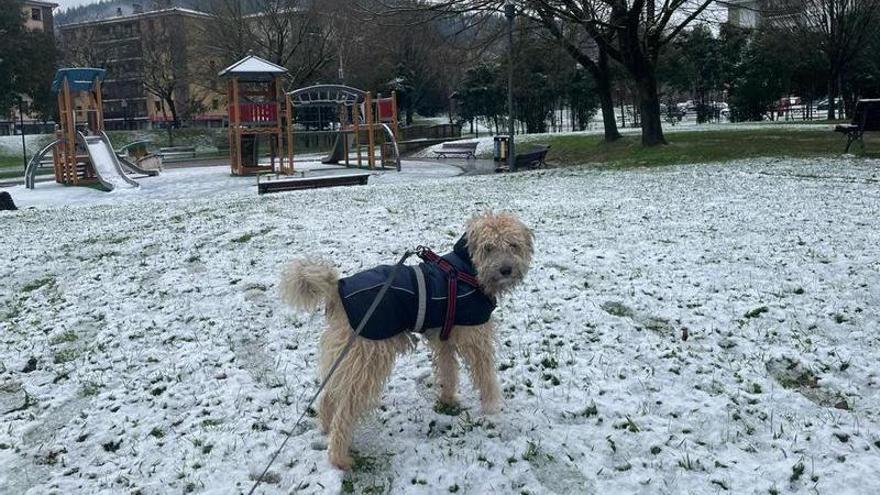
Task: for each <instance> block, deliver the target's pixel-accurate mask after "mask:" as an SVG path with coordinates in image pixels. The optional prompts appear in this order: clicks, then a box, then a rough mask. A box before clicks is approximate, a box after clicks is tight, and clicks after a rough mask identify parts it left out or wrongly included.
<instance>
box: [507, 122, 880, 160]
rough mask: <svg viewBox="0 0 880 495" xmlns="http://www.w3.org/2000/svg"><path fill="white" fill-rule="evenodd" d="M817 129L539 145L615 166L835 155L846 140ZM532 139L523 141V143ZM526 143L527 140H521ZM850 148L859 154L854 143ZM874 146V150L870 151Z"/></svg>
mask: <svg viewBox="0 0 880 495" xmlns="http://www.w3.org/2000/svg"><path fill="white" fill-rule="evenodd" d="M817 127H819V128H818V129H816V130H800V129H798V130H794V129H773V128H770V127H768V128H767V129H760V130H736V129H730V130H723V131H695V132H670V133H667V134H666V139H667V141H668V142H669V144H668V145H666V146H656V147H650V148H646V147H643V146H642V145H641V142H640V137H639V136H638V135H631V136H625V137H623V138H622V139H620V140H618V141H616V142H613V143H605V142H603V140H602V136H595V135H591V136H558V137H554V136H550V137H542V138H541V139H540V143H542V144H549V145H550V146H551V150H550V154H549V155H548V157H547V160H548V162H549V164H550V165H551V166H571V165H583V164H603V165H610V166H616V167H635V166H663V165H673V164H679V163H705V162H719V161H728V160H738V159H742V158H755V157H781V156H789V157H818V156H839V155H841V154H842V153H843V149H844V147H845V146H846V138H844V137H843V135H841V134H838V133H834V132H832V131H831V130H830V129H828V128H826V127H825V126H817ZM878 141H880V139H878V138H876V137H875V138H874V139H873V140H872V139H871V138H870V137H868V139H866V143H865V147H866V149H867V150H868V155H875V156H876V155H880V146H878V145H880V142H878ZM531 142H534V143H537V142H538V141H535V140H531V139H530V140H528V141H527V143H531ZM522 146H523V147H528V144H523V145H522ZM854 150H855V152H856V153H860V150H859V147H858V145H855V147H854ZM871 150H876V151H873V152H872V151H871Z"/></svg>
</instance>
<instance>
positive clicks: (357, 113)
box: [352, 101, 363, 168]
mask: <svg viewBox="0 0 880 495" xmlns="http://www.w3.org/2000/svg"><path fill="white" fill-rule="evenodd" d="M352 114H353V115H354V119H353V120H354V147H355V149H357V159H358V168H360V167H362V166H363V159H362V158H361V107H360V105H359V104H358V102H357V101H355V102H354V108H353V109H352Z"/></svg>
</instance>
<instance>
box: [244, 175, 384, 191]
mask: <svg viewBox="0 0 880 495" xmlns="http://www.w3.org/2000/svg"><path fill="white" fill-rule="evenodd" d="M370 175H371V174H369V173H354V174H340V175H314V176H310V177H306V176H302V177H273V176H270V175H265V176H259V175H258V176H257V194H267V193H275V192H284V191H299V190H302V189H318V188H321V187H336V186H365V185H367V181H368V180H369V178H370Z"/></svg>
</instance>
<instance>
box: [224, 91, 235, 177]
mask: <svg viewBox="0 0 880 495" xmlns="http://www.w3.org/2000/svg"><path fill="white" fill-rule="evenodd" d="M233 98H234V97H233V92H232V81H227V82H226V118H227V120H228V121H229V122H228V123H227V124H226V137H227V141H228V142H229V163H230V164H231V167H232V170H233V171H235V136H234V131H235V125H234V124H233V123H232V121H233V119H234V118H235V107H233V101H234V100H233Z"/></svg>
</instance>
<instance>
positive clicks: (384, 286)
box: [248, 246, 454, 495]
mask: <svg viewBox="0 0 880 495" xmlns="http://www.w3.org/2000/svg"><path fill="white" fill-rule="evenodd" d="M423 250H427V251H428V252H431V251H430V249H428V248H424V247H422V246H419V247H418V248H417V249H416V251H406V252H405V253H403V256H402V257H401V258H400V261H398V262H397V264H396V265H394V268H393V269H392V270H391V275H389V276H388V279H387V280H385V283H384V284H382V288H381V289H379V293H378V294H376V298H375V299H373V303H372V304H371V305H370V307H369V309H367V312H366V313H365V314H364V317H363V318H362V319H361V322H360V323H359V324H358V326H357V329H356V330H355V331H354V332H353V333H352V334H351V337H349V338H348V342H347V343H346V344H345V347H343V348H342V351H341V352H340V353H339V357H337V358H336V361H334V362H333V366H331V367H330V371H328V372H327V376H326V377H324V380H323V381H322V382H321V385H320V386H318V390H317V391H315V394H314V395H312V398H311V399H310V400H309V403H308V404H306V407H305V408H304V409H303V412H302V414H300V415H299V419H297V420H296V423H294V425H293V428H291V429H290V430H289V431H288V432H287V435H286V436H285V438H284V442H282V443H281V447H279V448H278V450H276V451H275V454H273V455H272V458H271V459H270V460H269V463H268V464H267V465H266V468H265V469H263V472H262V473H260V476H259V477H258V478H257V480H256V481H255V482H254V486H252V487H251V490H250V491H249V492H248V495H253V493H254V491H256V489H257V487H258V486H260V483H262V482H263V478H264V477H265V476H266V473H268V472H269V468H271V467H272V464H274V463H275V460H276V459H278V456H279V455H280V454H281V451H283V450H284V447H286V446H287V442H288V441H289V440H290V438H291V437H292V436H293V432H294V431H296V428H297V427H298V426H299V424H300V422H301V421H302V420H303V418H305V417H306V413H307V412H308V411H309V408H311V407H312V404H314V403H315V400H316V399H317V398H318V396H319V395H320V394H321V392H322V391H323V390H324V387H326V386H327V382H329V381H330V378H331V377H332V376H333V373H335V372H336V369H337V368H339V365H340V364H341V363H342V360H343V359H345V356H346V355H348V351H350V350H351V346H352V345H354V341H355V339H357V337H358V335H360V334H361V332H362V331H363V330H364V327H365V326H366V325H367V322H369V321H370V317H371V316H373V313H374V312H375V311H376V308H377V307H379V303H380V302H382V299H384V298H385V293H387V292H388V289H389V288H391V284H392V283H393V282H394V279H395V278H396V277H397V272H398V271H400V267H402V266H403V264H404V263H406V260H408V259H409V258H410V257H411V256H412V255H414V254H419V252H420V251H423ZM432 254H433V253H432ZM434 256H437V255H436V254H435V255H434ZM419 257H422V255H421V254H419ZM444 261H445V260H444ZM453 309H454V308H453ZM453 315H454V313H453Z"/></svg>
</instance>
